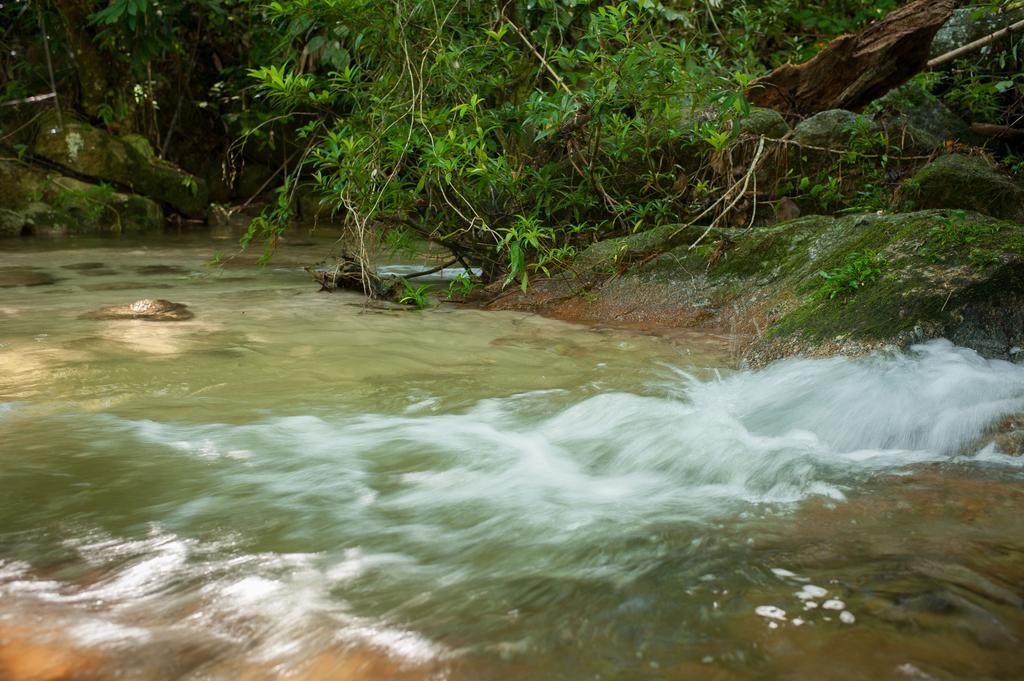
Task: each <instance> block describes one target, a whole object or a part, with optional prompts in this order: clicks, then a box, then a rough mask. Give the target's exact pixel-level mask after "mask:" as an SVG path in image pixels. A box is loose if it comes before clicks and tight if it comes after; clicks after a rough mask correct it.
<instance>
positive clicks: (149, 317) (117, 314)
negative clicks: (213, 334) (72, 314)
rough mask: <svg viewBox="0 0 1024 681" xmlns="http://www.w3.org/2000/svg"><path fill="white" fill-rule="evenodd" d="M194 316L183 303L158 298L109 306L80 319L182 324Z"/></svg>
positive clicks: (88, 313)
mask: <svg viewBox="0 0 1024 681" xmlns="http://www.w3.org/2000/svg"><path fill="white" fill-rule="evenodd" d="M194 316H195V315H194V314H192V311H191V310H189V309H188V306H187V305H185V304H183V303H172V302H171V301H169V300H162V299H160V298H144V299H142V300H136V301H135V302H134V303H131V304H128V305H111V306H109V307H102V308H100V309H98V310H95V311H93V312H87V313H86V314H84V315H82V316H81V317H80V318H81V319H101V320H112V319H141V320H143V321H148V322H183V321H186V320H188V319H192V318H193V317H194Z"/></svg>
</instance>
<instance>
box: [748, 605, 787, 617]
mask: <svg viewBox="0 0 1024 681" xmlns="http://www.w3.org/2000/svg"><path fill="white" fill-rule="evenodd" d="M754 612H756V613H757V614H758V615H760V616H761V617H767V618H769V619H773V620H784V619H786V611H785V610H783V609H782V608H777V607H775V606H774V605H759V606H757V607H756V608H754Z"/></svg>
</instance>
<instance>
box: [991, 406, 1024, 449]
mask: <svg viewBox="0 0 1024 681" xmlns="http://www.w3.org/2000/svg"><path fill="white" fill-rule="evenodd" d="M992 444H994V445H995V447H996V449H997V450H999V451H1000V452H1002V453H1003V454H1009V455H1010V456H1024V414H1017V415H1015V416H1007V417H1006V418H1005V419H1003V420H1002V421H1001V422H1000V423H999V425H998V426H997V428H996V435H995V437H994V438H992Z"/></svg>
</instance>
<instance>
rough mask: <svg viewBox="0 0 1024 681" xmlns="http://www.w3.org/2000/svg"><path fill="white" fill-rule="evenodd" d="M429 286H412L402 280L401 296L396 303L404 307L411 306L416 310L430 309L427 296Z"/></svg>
mask: <svg viewBox="0 0 1024 681" xmlns="http://www.w3.org/2000/svg"><path fill="white" fill-rule="evenodd" d="M431 288H432V287H431V286H430V284H419V285H416V284H413V283H411V282H409V281H408V280H406V279H403V280H402V289H403V290H402V295H401V297H400V298H399V299H398V302H400V303H402V304H404V305H412V306H414V307H416V308H417V309H420V310H422V309H424V308H426V307H430V301H429V300H428V298H427V296H428V294H429V293H430V290H431Z"/></svg>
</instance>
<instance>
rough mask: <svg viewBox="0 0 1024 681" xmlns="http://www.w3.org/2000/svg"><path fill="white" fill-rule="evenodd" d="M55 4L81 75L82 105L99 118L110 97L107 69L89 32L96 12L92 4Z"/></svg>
mask: <svg viewBox="0 0 1024 681" xmlns="http://www.w3.org/2000/svg"><path fill="white" fill-rule="evenodd" d="M54 4H55V5H56V7H57V9H58V10H59V11H60V13H61V16H63V17H64V23H65V28H66V30H67V35H68V46H69V47H70V48H71V56H72V57H73V58H74V61H75V70H76V71H78V83H79V86H78V87H79V94H80V97H81V101H80V102H79V104H80V105H81V107H82V111H83V112H85V113H86V114H87V115H89V116H92V117H94V118H95V117H96V116H97V113H98V111H99V108H100V105H101V104H103V102H104V101H105V100H106V97H107V65H106V64H105V63H104V59H103V56H102V55H101V54H100V52H99V50H98V49H96V45H95V44H94V43H93V36H92V32H91V31H90V30H89V28H88V26H89V23H88V18H89V15H90V14H91V13H92V8H91V7H90V3H89V0H56V2H55V3H54Z"/></svg>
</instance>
